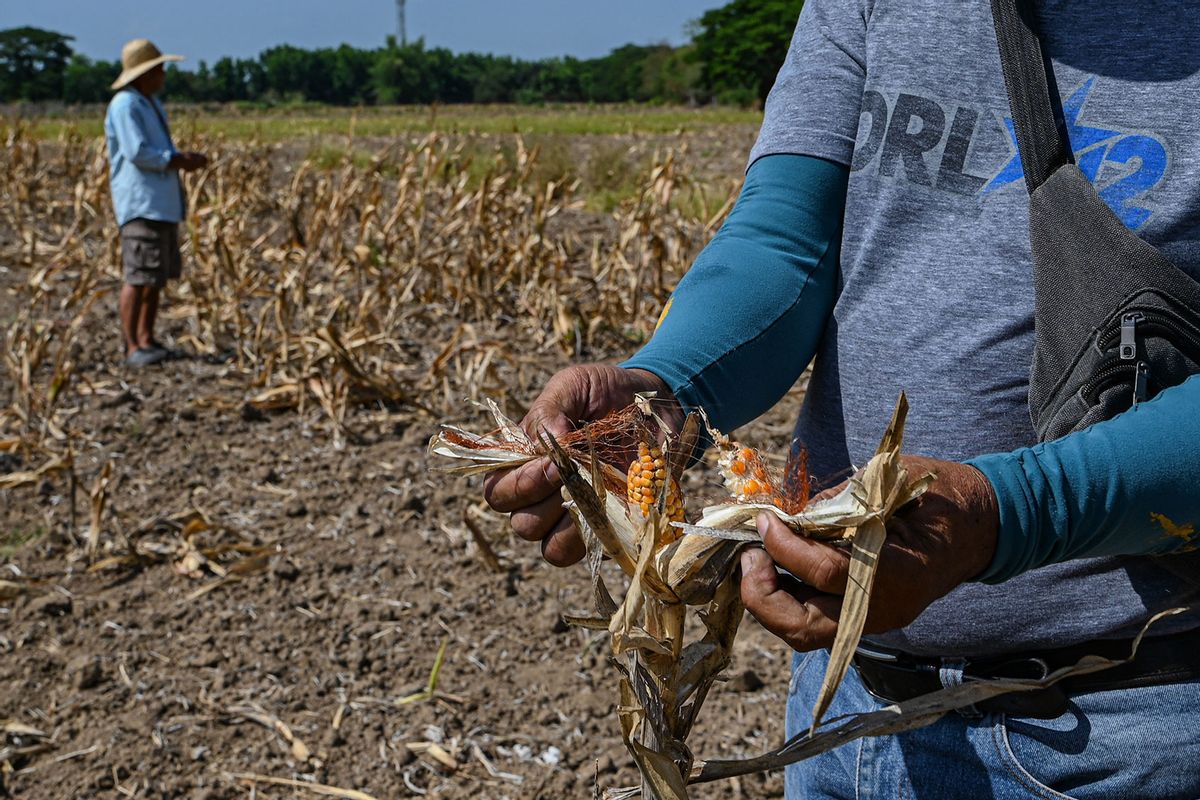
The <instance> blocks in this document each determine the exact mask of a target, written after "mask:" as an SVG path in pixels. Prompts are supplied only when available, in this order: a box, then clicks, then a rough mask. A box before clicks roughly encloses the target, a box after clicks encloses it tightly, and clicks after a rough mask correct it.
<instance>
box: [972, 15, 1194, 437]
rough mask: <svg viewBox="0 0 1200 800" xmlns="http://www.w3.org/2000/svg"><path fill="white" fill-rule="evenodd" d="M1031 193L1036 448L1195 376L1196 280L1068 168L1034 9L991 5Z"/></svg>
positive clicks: (1032, 412) (1031, 392)
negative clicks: (1141, 237) (1142, 235)
mask: <svg viewBox="0 0 1200 800" xmlns="http://www.w3.org/2000/svg"><path fill="white" fill-rule="evenodd" d="M992 17H993V19H994V21H995V25H996V40H997V43H998V44H999V47H1000V61H1001V65H1002V67H1003V70H1004V83H1005V85H1006V87H1007V89H1008V99H1009V109H1010V111H1011V114H1012V119H1013V126H1014V128H1015V129H1016V136H1017V144H1018V149H1019V150H1020V154H1021V164H1022V166H1023V167H1024V169H1025V184H1026V186H1027V187H1028V189H1029V237H1030V243H1031V245H1032V250H1033V277H1034V326H1035V344H1034V353H1033V368H1032V371H1031V373H1030V379H1029V412H1030V416H1031V417H1032V419H1033V425H1034V428H1035V429H1036V431H1037V435H1038V440H1039V441H1048V440H1051V439H1057V438H1059V437H1060V436H1064V435H1065V434H1068V433H1071V432H1072V431H1076V430H1080V429H1082V428H1085V427H1087V426H1088V425H1091V424H1093V423H1095V422H1099V421H1101V420H1104V419H1108V418H1109V417H1112V416H1115V415H1116V414H1119V413H1121V412H1122V411H1125V410H1126V409H1128V408H1129V407H1130V406H1131V405H1133V404H1135V403H1138V402H1140V401H1142V400H1146V399H1148V398H1150V397H1152V396H1154V395H1155V394H1156V393H1158V392H1160V391H1162V390H1163V389H1165V388H1167V387H1170V386H1175V385H1177V384H1180V383H1182V382H1183V381H1184V380H1185V379H1187V377H1188V376H1189V375H1192V374H1195V373H1197V372H1200V283H1197V282H1196V281H1195V280H1193V279H1192V278H1191V277H1190V276H1188V275H1187V274H1186V273H1184V272H1183V271H1182V270H1180V269H1179V268H1178V267H1176V266H1175V265H1174V264H1172V263H1171V262H1170V261H1168V260H1167V259H1166V258H1165V257H1164V256H1163V255H1162V254H1161V253H1159V252H1158V250H1156V249H1155V248H1154V247H1152V246H1150V245H1149V244H1147V243H1146V242H1144V241H1142V240H1141V239H1140V238H1138V236H1137V235H1135V234H1134V233H1133V232H1132V231H1130V230H1129V229H1128V228H1126V227H1125V226H1124V225H1123V224H1122V223H1121V221H1120V219H1118V218H1117V216H1116V214H1114V213H1113V212H1112V210H1111V209H1110V208H1109V207H1108V205H1107V204H1106V203H1105V202H1104V201H1103V200H1101V199H1100V197H1099V195H1097V194H1096V190H1095V189H1094V188H1093V186H1092V184H1091V183H1090V182H1089V181H1088V179H1087V178H1086V177H1084V175H1083V173H1082V172H1080V171H1079V168H1078V167H1077V166H1075V164H1074V163H1073V159H1072V156H1071V148H1070V144H1069V143H1068V141H1067V136H1066V133H1065V130H1064V126H1063V125H1061V124H1059V123H1057V122H1056V115H1055V113H1054V108H1053V106H1052V105H1051V101H1050V97H1051V96H1050V91H1049V88H1048V86H1049V82H1048V80H1047V72H1048V70H1049V69H1050V63H1049V60H1048V59H1045V58H1044V57H1043V55H1042V50H1041V46H1040V43H1039V40H1038V35H1037V20H1036V12H1035V9H1034V8H1033V2H1032V0H992Z"/></svg>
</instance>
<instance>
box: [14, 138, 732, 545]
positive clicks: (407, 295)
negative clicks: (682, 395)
mask: <svg viewBox="0 0 1200 800" xmlns="http://www.w3.org/2000/svg"><path fill="white" fill-rule="evenodd" d="M185 127H186V126H181V130H183V129H184V128H185ZM0 139H2V140H3V144H4V147H5V159H4V160H3V162H0V261H2V263H3V265H4V268H5V269H6V271H7V274H6V275H5V289H6V290H7V291H11V292H12V293H13V295H14V302H13V304H12V308H13V309H14V312H13V314H12V315H11V317H9V318H7V319H5V320H4V323H3V326H2V327H0V455H3V456H4V458H2V459H0V490H10V489H16V488H19V487H26V486H30V485H37V484H39V483H42V482H43V481H46V480H54V479H55V478H56V476H57V475H59V474H66V475H67V476H68V477H69V479H70V481H71V484H72V485H76V484H78V485H79V486H81V487H85V486H88V485H91V484H92V483H93V482H94V481H95V480H96V479H97V477H98V475H99V473H100V471H101V470H102V468H103V464H102V463H98V462H97V461H96V457H95V456H94V455H93V454H97V453H103V452H105V450H106V448H107V445H106V443H105V442H104V441H102V439H103V438H104V437H103V435H102V434H100V433H98V432H97V431H96V430H94V426H87V425H83V424H80V423H79V421H78V417H79V415H80V412H81V411H84V410H86V407H87V406H89V405H93V406H94V405H99V406H101V407H114V408H115V407H117V406H119V405H120V404H122V403H123V402H127V401H128V397H129V392H130V391H131V390H130V389H129V388H128V387H126V386H125V385H124V383H123V382H122V380H121V379H122V377H123V376H122V375H121V374H120V368H119V366H118V365H119V362H120V359H121V358H122V355H121V353H120V350H121V346H120V343H119V338H120V337H119V333H118V330H117V326H116V319H115V313H114V311H115V305H116V296H117V293H118V292H119V289H120V284H121V274H120V250H119V247H120V244H119V238H118V236H117V230H116V225H115V222H114V220H113V211H112V206H111V200H110V196H109V187H108V160H107V155H106V152H105V145H104V141H103V139H101V138H90V137H89V138H85V137H82V136H80V135H78V134H77V133H73V132H70V131H68V132H67V133H65V134H64V135H63V136H61V137H60V138H59V139H58V140H57V141H54V142H44V141H40V140H38V139H37V138H36V137H35V136H34V135H33V134H32V133H31V130H30V128H29V127H28V125H27V124H26V123H23V122H22V121H20V120H19V119H18V120H15V121H7V120H6V121H0ZM179 144H180V146H181V147H184V148H187V149H196V150H202V151H204V152H206V153H208V154H209V155H210V157H211V165H210V166H209V167H208V168H206V169H204V170H201V171H199V172H196V173H191V174H188V175H186V176H184V183H185V190H186V194H187V200H188V209H189V213H188V217H187V219H186V220H185V221H184V223H183V224H182V225H181V242H182V246H183V256H184V262H185V269H184V274H183V278H182V279H181V280H180V281H179V282H178V283H176V284H173V285H172V286H171V287H170V288H168V290H167V294H166V301H165V304H164V309H163V312H162V315H161V316H162V319H163V320H164V321H165V322H166V323H167V324H168V325H170V327H171V328H172V329H173V331H174V332H175V334H176V336H175V342H174V345H175V346H176V347H177V348H179V349H181V350H182V351H184V352H186V353H188V354H189V355H191V356H193V357H195V358H196V359H198V360H207V361H210V362H213V363H214V367H213V369H211V370H210V373H211V374H212V375H213V380H211V381H210V382H208V383H207V386H209V387H210V392H211V393H210V394H208V395H205V396H199V397H194V398H190V399H189V400H188V401H187V404H188V405H190V406H192V407H193V408H196V407H202V408H218V409H222V410H225V411H230V412H234V413H236V412H238V411H239V410H244V409H243V407H244V406H247V405H248V406H249V407H250V413H251V414H258V413H260V412H261V413H283V412H291V413H296V414H298V415H299V416H300V417H301V418H302V419H303V420H304V421H305V423H306V424H308V425H310V426H311V427H312V428H313V429H315V430H317V431H319V432H323V433H325V434H326V435H327V437H328V439H329V440H330V441H331V442H332V443H333V444H334V445H335V446H342V445H344V444H345V443H346V442H348V441H353V440H355V438H356V437H357V436H358V435H359V434H360V431H361V430H362V429H363V428H367V429H376V428H377V427H380V426H383V427H385V428H386V426H388V425H389V415H395V414H403V415H405V416H406V417H408V418H412V417H418V418H419V417H426V418H428V417H430V416H434V417H437V416H445V415H447V414H450V413H456V411H457V410H458V409H459V408H461V402H462V398H464V397H466V398H469V399H475V400H478V399H479V398H481V397H483V396H485V395H492V396H497V397H505V396H506V395H507V393H508V392H509V391H510V388H511V387H514V386H516V387H525V386H530V385H534V384H536V383H538V382H540V381H544V380H545V378H546V376H547V375H548V374H549V372H552V371H553V370H554V369H555V368H557V367H558V366H561V364H562V363H564V362H565V360H566V359H568V358H572V357H580V356H584V357H590V358H604V357H607V356H609V355H610V354H613V353H615V352H618V351H620V350H627V349H628V347H629V343H630V340H631V339H632V340H635V341H636V340H638V339H640V338H641V337H644V336H645V335H646V334H647V333H648V327H649V322H648V320H653V319H654V317H655V315H656V314H657V313H658V310H659V309H660V308H661V306H662V304H663V303H664V302H665V300H666V298H667V296H668V294H669V292H670V289H671V287H672V286H673V285H674V284H675V283H676V282H677V281H678V279H679V277H680V276H681V275H682V274H683V272H684V270H685V269H686V268H687V265H688V264H689V263H690V261H691V259H692V257H693V256H694V255H695V253H696V252H697V251H698V250H699V248H700V247H701V246H702V245H703V242H704V240H705V239H706V238H707V237H708V236H709V235H710V234H711V232H712V230H713V228H714V227H715V226H716V225H717V224H719V222H720V218H721V217H722V216H723V213H724V211H726V210H727V209H728V205H729V204H728V203H726V204H725V206H724V208H723V209H722V211H721V212H720V213H718V214H717V215H715V216H714V217H713V218H712V219H699V218H696V217H694V216H693V215H690V214H688V213H685V212H684V211H682V210H681V209H682V208H683V207H690V205H689V204H690V202H691V201H692V200H694V199H695V197H696V194H697V193H698V192H699V193H703V191H704V189H703V188H702V187H701V186H700V184H699V183H698V182H696V181H693V180H692V179H691V178H690V177H689V176H688V175H686V174H685V173H684V171H683V170H681V169H680V167H679V165H678V163H677V155H678V154H679V153H680V152H683V151H685V150H686V147H687V143H686V139H685V138H681V140H680V143H679V144H678V146H677V148H678V149H672V148H669V147H665V148H664V149H662V150H660V151H658V152H657V153H656V154H655V156H654V159H653V161H652V163H651V164H650V165H649V168H648V171H647V172H646V173H645V175H644V176H643V178H644V189H643V190H642V191H640V192H638V193H636V194H635V195H634V196H632V197H630V198H629V199H627V200H626V201H625V202H624V203H622V204H621V205H620V206H619V208H617V209H616V211H615V212H614V213H613V214H612V215H611V216H609V217H606V218H603V219H599V220H597V219H596V218H595V215H585V214H583V213H582V212H581V211H580V208H581V206H582V205H583V200H582V199H581V198H580V197H579V196H578V195H579V183H578V180H577V179H576V178H575V177H573V176H570V175H563V176H557V177H554V178H552V179H547V175H548V173H547V171H546V168H545V167H543V166H542V165H541V164H540V161H539V159H540V152H539V149H538V148H537V147H536V146H535V147H527V146H526V144H525V142H524V141H523V140H522V139H521V138H520V137H517V136H512V137H507V136H506V137H494V138H492V139H489V140H487V141H486V142H484V141H483V140H478V139H476V140H471V139H470V137H468V136H456V137H446V136H440V135H430V136H427V137H424V138H417V139H412V140H404V141H393V143H392V144H389V145H387V146H385V147H380V148H379V149H378V151H377V152H376V153H375V154H374V155H373V156H370V157H361V156H358V157H355V156H352V155H351V153H353V152H354V151H355V150H356V149H359V148H360V147H361V146H359V145H356V143H355V142H354V141H353V139H351V140H350V141H349V142H348V154H347V155H346V157H345V158H343V159H342V160H341V161H340V162H339V163H336V164H334V165H333V166H330V165H329V164H328V163H326V162H324V161H323V160H322V159H321V158H320V157H319V155H312V156H306V155H305V154H304V148H305V147H306V146H307V145H306V144H297V143H295V142H293V143H286V144H282V145H280V144H266V143H261V142H256V141H253V140H251V141H230V140H225V139H221V138H212V137H204V136H200V135H196V134H194V133H188V132H186V130H184V132H183V134H182V135H181V136H180V137H179ZM488 147H491V148H492V149H491V150H490V151H489V150H488V149H487V148H488ZM297 148H299V152H297ZM723 189H724V190H725V191H729V192H732V191H733V190H736V186H729V187H723ZM722 196H724V195H722ZM702 205H703V204H702ZM164 327H165V326H164ZM97 342H99V344H97ZM518 342H519V343H520V344H519V345H516V344H515V343H518ZM184 369H190V367H187V366H185V367H184ZM133 391H136V390H133ZM114 413H115V412H114ZM83 453H86V454H88V457H87V458H86V460H85V459H80V458H78V456H79V454H83ZM77 462H78V463H77ZM76 473H78V475H77V474H76ZM85 499H86V498H85ZM101 512H102V513H101V515H100V517H101V518H98V519H91V520H89V519H88V518H87V514H86V509H81V510H80V513H79V518H80V519H79V522H80V523H82V524H79V525H77V524H76V521H74V516H75V514H74V512H73V513H72V517H73V521H72V523H71V528H72V534H73V535H74V536H75V538H76V539H77V541H78V542H79V544H80V545H81V546H84V547H86V549H87V550H88V551H90V553H91V554H92V555H93V556H96V555H98V553H99V550H100V549H102V548H99V547H98V545H99V539H100V537H101V533H102V531H101V529H103V528H104V527H105V526H106V525H109V526H111V521H110V520H109V519H108V517H109V515H110V513H111V512H110V511H106V510H105V509H103V508H101ZM104 533H111V530H107V531H104Z"/></svg>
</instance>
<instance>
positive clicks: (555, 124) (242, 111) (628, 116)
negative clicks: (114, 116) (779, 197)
mask: <svg viewBox="0 0 1200 800" xmlns="http://www.w3.org/2000/svg"><path fill="white" fill-rule="evenodd" d="M3 113H4V116H7V117H9V118H10V119H13V118H24V119H26V120H27V121H28V122H29V124H30V126H31V128H32V133H33V135H34V136H36V137H37V138H39V139H57V138H59V137H61V136H63V135H65V134H68V133H72V132H74V133H78V134H79V135H82V136H85V137H90V136H99V135H101V134H102V133H103V125H104V120H103V118H104V110H103V109H102V108H100V107H84V108H78V109H68V110H61V111H44V110H32V109H29V108H21V107H9V108H8V109H6V110H5V111H4V112H3ZM171 113H172V117H173V121H172V127H173V128H174V130H175V132H176V134H177V135H180V134H206V135H221V136H226V137H229V138H232V139H256V140H259V141H263V142H281V141H295V140H297V139H304V138H305V137H329V136H346V137H351V138H353V137H358V136H362V137H376V136H391V135H395V134H397V133H411V134H425V133H446V134H505V133H519V134H522V135H563V136H589V135H594V136H612V135H620V134H626V135H635V134H670V133H677V132H679V133H687V132H694V131H698V130H704V129H708V128H712V127H714V126H722V125H756V124H758V122H759V121H760V120H761V119H762V113H761V112H760V111H756V110H751V109H739V108H725V107H704V108H681V107H663V106H634V105H603V106H588V105H556V106H515V105H505V106H494V105H463V106H390V107H373V108H356V109H346V108H326V107H313V106H300V107H296V108H275V109H262V108H254V107H248V108H242V107H238V106H235V105H220V106H202V105H173V106H172V107H171Z"/></svg>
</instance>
